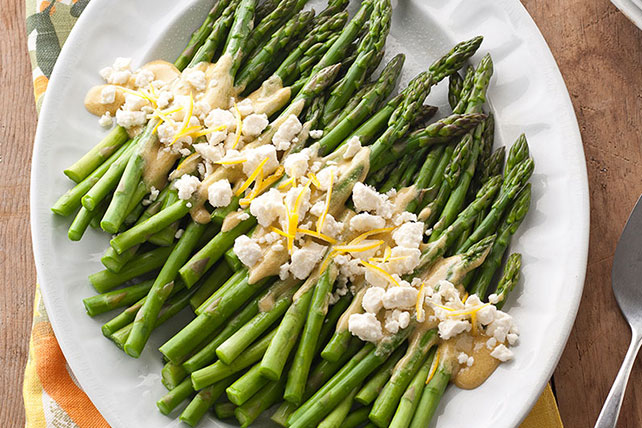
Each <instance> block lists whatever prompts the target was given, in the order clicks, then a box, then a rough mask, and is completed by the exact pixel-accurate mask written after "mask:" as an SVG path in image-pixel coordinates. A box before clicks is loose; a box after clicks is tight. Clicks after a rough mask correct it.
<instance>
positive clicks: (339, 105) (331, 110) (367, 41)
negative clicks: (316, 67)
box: [322, 0, 392, 123]
mask: <svg viewBox="0 0 642 428" xmlns="http://www.w3.org/2000/svg"><path fill="white" fill-rule="evenodd" d="M391 16H392V6H391V4H390V1H389V0H379V1H376V2H375V6H374V9H373V11H372V15H371V16H370V21H369V23H370V27H369V30H368V33H367V34H366V35H365V36H364V37H363V39H362V40H361V41H360V43H359V46H358V48H357V57H356V59H355V61H354V63H353V64H352V66H351V67H350V68H349V69H348V71H347V72H346V75H345V76H344V77H343V78H342V79H341V80H340V81H339V83H338V85H337V86H336V87H335V88H334V89H333V90H332V92H331V93H330V97H329V98H328V101H327V103H326V105H325V109H324V112H323V119H322V121H323V123H328V122H330V121H331V120H332V119H333V118H334V117H335V116H336V115H337V114H339V112H340V111H341V110H342V109H343V107H345V105H346V104H347V102H348V101H349V100H350V97H351V96H352V94H354V92H355V91H356V90H358V89H359V87H361V86H362V85H363V82H364V79H365V77H366V73H367V71H368V69H369V68H370V66H371V64H372V62H373V61H374V60H375V58H376V57H377V55H378V54H379V52H382V51H383V48H384V45H385V43H386V37H387V36H388V32H389V31H390V18H391Z"/></svg>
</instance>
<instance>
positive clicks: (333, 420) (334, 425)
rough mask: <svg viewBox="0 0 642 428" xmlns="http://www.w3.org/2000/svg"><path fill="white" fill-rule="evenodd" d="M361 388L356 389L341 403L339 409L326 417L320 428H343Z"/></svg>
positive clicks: (335, 409) (336, 408)
mask: <svg viewBox="0 0 642 428" xmlns="http://www.w3.org/2000/svg"><path fill="white" fill-rule="evenodd" d="M358 390H359V387H356V388H354V389H353V390H352V391H351V392H350V393H349V394H348V396H347V397H346V398H345V399H344V400H343V401H342V402H341V403H339V405H337V407H335V408H334V410H332V411H331V412H330V414H329V415H328V416H326V417H325V418H324V419H323V420H322V421H321V423H319V425H317V426H318V427H319V428H341V427H342V426H343V423H344V421H345V419H346V417H347V416H348V413H350V409H351V408H352V403H353V401H354V396H355V395H356V394H357V391H358Z"/></svg>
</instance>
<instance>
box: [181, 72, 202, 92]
mask: <svg viewBox="0 0 642 428" xmlns="http://www.w3.org/2000/svg"><path fill="white" fill-rule="evenodd" d="M182 79H183V80H185V81H186V82H187V83H189V84H190V85H191V86H192V87H193V88H194V89H196V90H197V91H204V90H205V88H206V87H207V80H206V79H205V73H203V72H202V71H201V70H197V69H194V68H187V69H185V70H184V71H183V74H182Z"/></svg>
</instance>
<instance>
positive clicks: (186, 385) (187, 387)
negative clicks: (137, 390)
mask: <svg viewBox="0 0 642 428" xmlns="http://www.w3.org/2000/svg"><path fill="white" fill-rule="evenodd" d="M193 393H194V388H193V387H192V381H191V380H190V379H189V378H187V379H185V380H184V381H182V382H181V383H180V384H179V385H178V386H177V387H176V388H174V389H172V390H171V391H169V392H167V394H165V395H164V396H163V397H162V398H161V399H160V400H158V401H157V402H156V406H157V407H158V410H160V412H161V413H162V414H164V415H169V414H170V413H171V412H172V410H174V409H175V408H176V407H177V406H178V405H179V404H181V403H182V402H183V401H185V400H186V399H187V398H188V397H189V396H190V395H192V394H193Z"/></svg>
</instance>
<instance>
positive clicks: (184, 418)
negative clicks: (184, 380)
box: [179, 376, 234, 427]
mask: <svg viewBox="0 0 642 428" xmlns="http://www.w3.org/2000/svg"><path fill="white" fill-rule="evenodd" d="M232 382H234V376H230V377H228V378H225V379H223V380H221V381H220V382H217V383H216V384H214V385H211V386H208V387H207V388H205V389H202V390H200V391H199V392H198V393H197V394H196V396H195V397H194V398H193V399H192V401H190V403H189V404H188V405H187V407H186V408H185V410H183V412H182V413H181V415H180V416H179V419H180V420H181V422H185V423H186V424H187V425H189V426H191V427H195V426H196V425H198V423H199V422H200V421H201V419H203V416H205V413H206V412H207V410H208V409H209V408H210V407H212V406H213V405H214V402H215V401H216V400H218V398H219V397H220V396H221V395H223V393H224V392H225V388H227V387H228V386H229V385H230V384H231V383H232Z"/></svg>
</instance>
